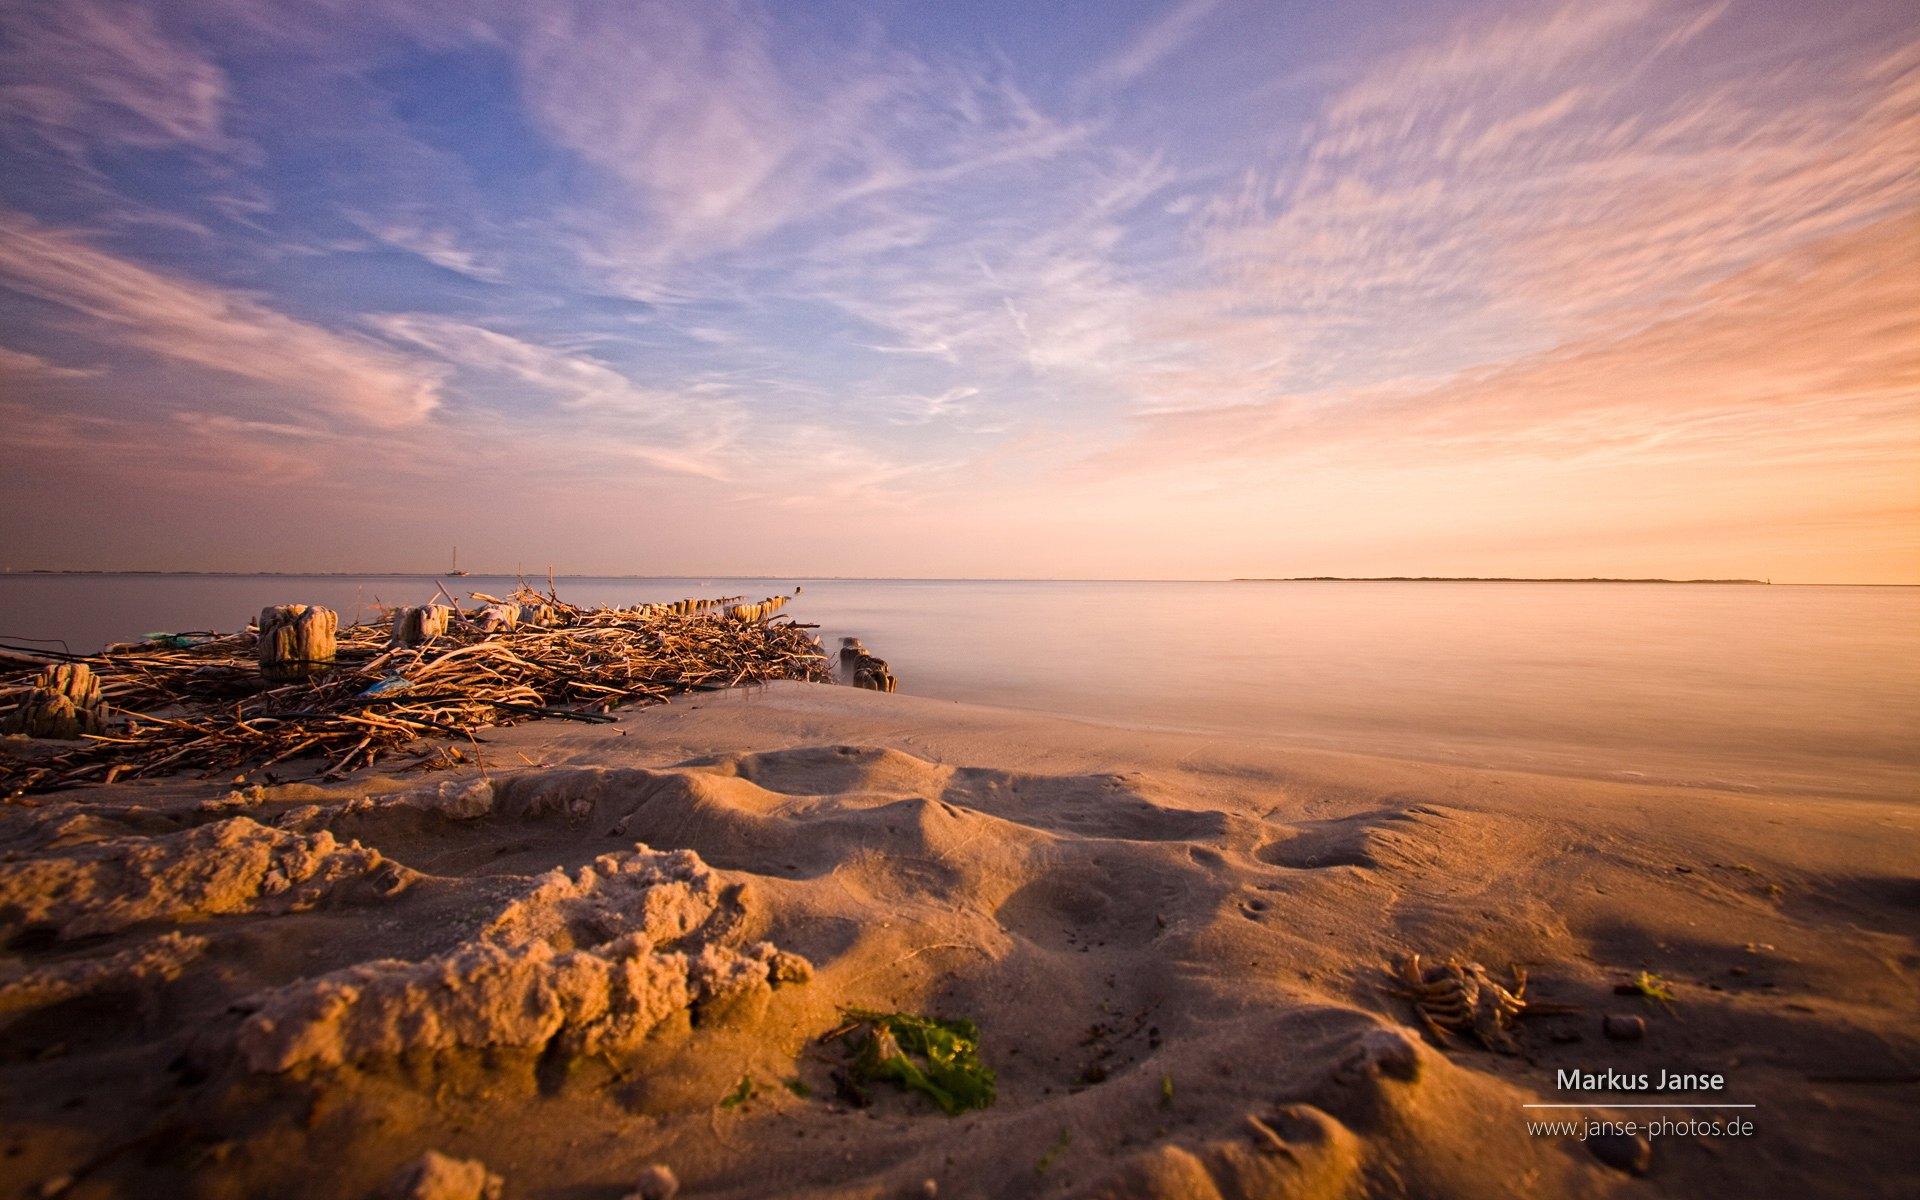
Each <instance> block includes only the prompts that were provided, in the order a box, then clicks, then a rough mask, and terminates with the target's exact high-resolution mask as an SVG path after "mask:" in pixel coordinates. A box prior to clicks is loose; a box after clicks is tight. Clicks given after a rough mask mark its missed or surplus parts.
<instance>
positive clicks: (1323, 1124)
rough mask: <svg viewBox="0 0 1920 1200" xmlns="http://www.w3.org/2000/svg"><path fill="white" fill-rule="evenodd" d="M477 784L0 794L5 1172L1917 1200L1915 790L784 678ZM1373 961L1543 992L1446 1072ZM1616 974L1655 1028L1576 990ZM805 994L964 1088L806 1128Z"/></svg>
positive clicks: (827, 1054) (318, 1180) (553, 1189)
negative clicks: (954, 1095) (1664, 1077)
mask: <svg viewBox="0 0 1920 1200" xmlns="http://www.w3.org/2000/svg"><path fill="white" fill-rule="evenodd" d="M484 759H485V763H486V764H487V765H486V766H485V767H484V768H483V769H481V770H477V771H463V772H462V773H459V774H443V775H438V776H429V777H414V778H411V779H406V780H394V779H358V780H353V781H349V782H346V783H343V784H340V785H337V786H335V787H331V788H325V789H321V788H314V787H310V786H289V787H282V788H262V789H255V790H253V791H248V792H236V793H232V794H231V795H229V794H228V792H227V789H226V788H223V787H217V786H215V785H212V784H199V783H192V782H180V783H167V784H161V785H132V786H120V787H116V788H109V789H101V790H97V791H91V792H87V793H84V794H78V797H79V798H78V802H75V801H57V802H55V803H53V804H51V805H49V806H48V807H44V808H31V809H29V808H9V809H6V810H0V927H4V929H5V931H6V933H7V936H8V938H9V949H8V951H7V954H6V957H5V959H4V961H3V962H0V1080H4V1086H0V1092H4V1097H5V1098H4V1100H0V1116H3V1117H4V1124H5V1128H6V1133H5V1135H4V1142H3V1143H0V1155H3V1156H4V1157H0V1181H3V1182H4V1183H5V1184H6V1185H7V1186H9V1187H11V1188H12V1189H13V1190H14V1191H15V1192H21V1193H23V1194H33V1190H34V1189H38V1188H40V1187H42V1186H43V1184H45V1183H46V1182H47V1181H53V1182H54V1184H55V1185H56V1186H55V1191H56V1192H57V1193H58V1194H64V1195H72V1196H149V1195H196V1196H250V1195H273V1196H282V1197H360V1196H369V1195H374V1194H378V1193H379V1191H380V1190H381V1189H382V1188H383V1187H384V1186H386V1185H387V1184H388V1182H389V1181H390V1180H393V1179H394V1178H395V1177H396V1173H399V1174H401V1175H405V1174H406V1172H407V1171H409V1170H415V1171H416V1174H418V1173H420V1172H422V1171H424V1170H425V1169H424V1168H417V1167H410V1166H409V1164H418V1163H419V1162H420V1161H422V1160H421V1155H422V1154H423V1153H424V1152H427V1151H435V1152H442V1153H444V1154H446V1155H449V1156H451V1158H452V1159H453V1160H477V1161H478V1162H481V1163H484V1165H485V1170H484V1171H480V1170H478V1169H476V1170H475V1171H472V1172H467V1173H466V1174H462V1172H463V1171H465V1170H466V1169H465V1168H456V1166H454V1165H448V1164H441V1165H439V1166H435V1167H434V1168H433V1171H435V1172H439V1173H440V1174H441V1175H445V1176H446V1177H447V1178H455V1177H456V1176H457V1177H459V1178H463V1179H469V1180H473V1181H484V1180H485V1179H486V1177H487V1176H488V1174H489V1173H492V1174H497V1175H498V1176H499V1177H500V1178H502V1179H503V1180H504V1181H505V1182H504V1189H505V1190H504V1194H505V1195H507V1196H528V1197H554V1198H560V1197H566V1198H569V1200H573V1198H579V1200H589V1198H594V1197H606V1198H607V1200H613V1198H615V1197H621V1196H625V1195H627V1194H628V1193H629V1192H631V1191H633V1190H634V1189H635V1188H636V1186H637V1181H639V1180H640V1179H641V1178H642V1177H643V1174H644V1173H645V1172H646V1171H647V1170H648V1169H649V1168H651V1167H654V1166H663V1167H666V1168H670V1170H671V1171H672V1172H673V1174H674V1175H675V1176H677V1178H678V1180H679V1182H680V1187H681V1194H682V1195H689V1196H726V1197H758V1196H769V1195H793V1196H806V1197H829V1196H832V1197H876V1198H877V1197H892V1196H924V1195H928V1194H934V1193H935V1192H937V1194H938V1195H941V1196H983V1197H986V1196H1089V1197H1093V1196H1099V1197H1133V1196H1140V1197H1162V1198H1166V1200H1174V1198H1194V1200H1201V1198H1204V1200H1213V1198H1215V1197H1268V1196H1273V1197H1309V1196H1315V1197H1317V1196H1327V1197H1334V1196H1359V1195H1415V1196H1434V1197H1449V1196H1459V1197H1474V1198H1483V1197H1487V1196H1500V1195H1515V1196H1520V1195H1568V1196H1587V1195H1611V1194H1622V1195H1624V1194H1631V1193H1634V1192H1638V1191H1651V1192H1656V1193H1660V1194H1673V1195H1680V1194H1687V1195H1756V1194H1796V1195H1836V1196H1837V1195H1859V1194H1882V1195H1889V1196H1892V1195H1903V1194H1911V1192H1912V1189H1913V1188H1914V1186H1915V1184H1916V1182H1920V1181H1917V1180H1916V1178H1915V1174H1914V1166H1913V1160H1912V1156H1911V1154H1910V1152H1907V1151H1904V1150H1902V1149H1900V1148H1899V1147H1898V1144H1897V1139H1896V1138H1895V1136H1894V1135H1895V1134H1896V1133H1897V1132H1898V1131H1899V1130H1901V1129H1903V1128H1904V1126H1905V1124H1906V1123H1907V1122H1908V1120H1909V1118H1908V1115H1907V1114H1908V1113H1910V1106H1911V1104H1912V1103H1913V1101H1914V1099H1915V1098H1916V1083H1915V1080H1916V1078H1917V1077H1916V1075H1915V1072H1916V1071H1920V1020H1916V1018H1915V1017H1914V1016H1913V1014H1914V1013H1915V1012H1916V1011H1920V995H1916V987H1915V969H1916V966H1920V957H1917V956H1916V950H1915V945H1914V940H1913V939H1914V936H1915V934H1916V932H1920V920H1916V917H1917V914H1916V901H1917V900H1920V888H1917V887H1916V884H1915V882H1914V876H1913V864H1914V863H1915V862H1916V861H1920V857H1917V856H1916V854H1915V851H1916V849H1917V848H1920V839H1916V837H1915V821H1914V815H1913V811H1912V810H1911V809H1910V808H1906V807H1902V806H1895V805H1891V804H1872V803H1867V802H1859V801H1847V802H1838V801H1822V800H1818V799H1806V798H1800V797H1796V798H1793V799H1792V800H1784V799H1779V798H1773V797H1766V796H1750V795H1737V796H1736V795H1726V794H1719V793H1710V792H1698V791H1695V792H1679V791H1671V790H1659V789H1653V788H1633V787H1627V786H1622V785H1619V784H1615V783H1601V782H1593V781H1582V780H1571V779H1553V778H1548V777H1544V776H1525V775H1515V774H1506V775H1498V774H1491V773H1476V772H1471V771H1465V770H1461V769H1458V768H1450V767H1434V766H1426V765H1421V764H1417V763H1399V762H1392V761H1388V760H1368V759H1360V758H1351V757H1340V756H1333V755H1326V754H1306V753H1301V752H1297V751H1289V750H1284V749H1280V748H1275V747H1263V746H1261V745H1258V744H1254V743H1247V742H1240V743H1231V744H1222V743H1210V742H1208V741H1206V740H1205V739H1202V738H1198V737H1191V736H1186V735H1176V734H1147V733H1142V732H1140V731H1137V730H1119V729H1110V728H1102V727H1097V726H1090V725H1078V724H1073V723H1070V722H1064V721H1054V720H1049V719H1046V718H1040V717H1034V716H1030V715H1024V714H1015V713H1009V712H1001V711H996V710H991V709H978V708H964V707H961V706H956V705H950V704H939V703H934V702H929V701H924V700H915V699H913V698H910V697H897V696H885V697H883V696H875V695H868V694H864V693H857V692H853V691H852V690H851V689H831V688H820V687H813V686H807V685H792V686H789V685H780V686H777V687H775V688H772V689H769V690H767V691H765V692H761V693H756V694H752V695H728V696H724V697H720V698H711V699H706V700H702V701H700V702H698V703H694V704H682V705H675V706H670V707H668V708H664V709H659V710H652V711H649V712H642V713H637V714H633V715H630V716H629V717H627V718H625V719H624V721H623V722H622V724H621V726H620V727H618V728H616V729H604V728H587V729H554V728H552V727H550V726H537V727H521V728H518V729H515V730H511V731H503V732H502V733H501V734H499V735H497V736H496V737H495V739H494V740H493V742H492V744H491V745H490V746H488V747H487V748H486V753H485V755H484ZM1409 953H1421V954H1424V955H1426V956H1427V957H1428V959H1429V960H1439V959H1445V958H1446V957H1448V956H1460V957H1461V958H1462V959H1463V960H1467V959H1471V960H1477V961H1479V962H1481V963H1484V964H1486V966H1487V968H1488V971H1489V973H1490V974H1491V975H1492V976H1495V977H1500V978H1510V976H1509V975H1508V968H1509V967H1510V966H1511V965H1515V964H1519V965H1523V966H1524V967H1525V968H1526V969H1527V970H1528V971H1529V972H1530V975H1531V979H1532V984H1531V989H1530V990H1529V992H1528V996H1529V997H1530V998H1532V999H1534V1000H1536V1001H1538V1002H1542V1003H1549V1002H1551V1003H1557V1004H1561V1005H1566V1006H1571V1007H1573V1008H1574V1010H1575V1011H1571V1012H1567V1013H1563V1014H1558V1015H1538V1016H1532V1017H1527V1018H1523V1019H1522V1020H1521V1021H1520V1022H1519V1024H1518V1027H1517V1028H1516V1029H1515V1030H1514V1036H1515V1038H1516V1039H1517V1046H1518V1049H1519V1051H1520V1052H1519V1053H1518V1054H1498V1053H1494V1052H1491V1051H1489V1050H1487V1049H1485V1048H1482V1047H1480V1046H1479V1045H1477V1044H1476V1043H1475V1042H1474V1041H1473V1039H1472V1038H1471V1037H1467V1038H1459V1039H1454V1044H1452V1045H1451V1046H1441V1045H1439V1044H1437V1043H1436V1042H1435V1040H1434V1039H1433V1038H1432V1037H1431V1036H1430V1035H1429V1034H1428V1033H1427V1032H1425V1031H1424V1030H1423V1029H1422V1028H1421V1027H1420V1025H1419V1023H1418V1021H1417V1019H1416V1016H1415V1013H1414V1010H1413V1008H1412V1006H1411V1003H1410V1002H1409V1001H1408V1000H1407V999H1406V998H1405V997H1403V996H1401V995H1399V994H1396V992H1395V991H1394V990H1393V988H1392V986H1391V980H1390V978H1389V975H1388V967H1389V965H1390V964H1392V963H1395V962H1396V961H1398V960H1400V959H1401V958H1402V957H1403V956H1405V955H1407V954H1409ZM1641 970H1651V971H1653V972H1655V973H1657V975H1659V976H1660V977H1662V978H1663V979H1665V980H1667V981H1669V982H1670V983H1671V986H1672V990H1673V993H1674V998H1673V1000H1672V1001H1671V1002H1670V1003H1666V1002H1660V1001H1655V1000H1649V999H1646V998H1642V997H1631V996H1620V995H1616V994H1615V990H1614V989H1615V986H1616V985H1617V984H1619V983H1620V982H1622V981H1624V980H1627V979H1629V978H1631V977H1633V976H1634V975H1635V974H1636V973H1637V972H1639V971H1641ZM849 1007H856V1008H866V1009H876V1010H903V1011H911V1012H925V1013H933V1014H941V1015H948V1016H965V1017H968V1018H971V1019H973V1020H974V1021H976V1022H977V1023H978V1025H979V1026H980V1029H981V1031H982V1037H983V1044H984V1055H985V1058H986V1060H987V1061H988V1063H989V1064H990V1065H991V1066H992V1067H993V1068H994V1070H995V1071H996V1072H997V1075H998V1100H997V1102H996V1103H995V1104H993V1105H992V1106H991V1107H988V1108H985V1109H981V1110H977V1111H973V1112H969V1113H966V1114H964V1115H962V1116H958V1117H951V1118H950V1117H947V1116H944V1115H941V1114H940V1113H939V1112H938V1111H937V1110H935V1109H934V1108H933V1107H932V1106H931V1105H930V1104H929V1103H928V1102H927V1101H926V1100H925V1099H924V1098H922V1097H920V1096H917V1095H913V1094H909V1093H906V1092H902V1091H897V1090H892V1089H888V1088H885V1087H881V1088H878V1089H876V1091H875V1093H874V1095H873V1103H872V1105H871V1106H870V1107H865V1108H860V1107H856V1106H854V1105H853V1104H852V1103H850V1102H849V1101H848V1100H847V1099H846V1097H845V1095H844V1088H837V1086H836V1082H835V1078H834V1075H835V1072H836V1070H838V1069H839V1068H840V1067H841V1066H842V1065H843V1063H844V1059H845V1052H844V1050H843V1048H842V1047H841V1046H840V1045H839V1044H837V1043H826V1044H823V1043H821V1042H820V1041H819V1040H818V1039H819V1036H820V1035H821V1034H822V1033H823V1032H826V1031H828V1030H831V1029H833V1028H834V1027H835V1026H836V1025H838V1024H840V1023H841V1014H842V1011H843V1010H844V1009H846V1008H849ZM1608 1014H1615V1015H1618V1016H1631V1017H1638V1018H1640V1020H1641V1021H1642V1022H1643V1023H1644V1027H1645V1034H1644V1037H1643V1038H1641V1039H1640V1040H1638V1041H1631V1042H1623V1041H1615V1040H1612V1039H1610V1038H1608V1037H1607V1036H1605V1035H1604V1034H1603V1032H1602V1022H1603V1019H1604V1017H1606V1016H1607V1015H1608ZM1663 1067H1664V1068H1670V1069H1673V1070H1689V1071H1718V1072H1720V1073H1722V1074H1725V1075H1726V1076H1727V1078H1728V1084H1727V1089H1726V1092H1725V1094H1724V1095H1723V1096H1718V1097H1705V1098H1718V1099H1724V1100H1727V1101H1737V1102H1743V1103H1754V1104H1757V1105H1758V1106H1759V1107H1758V1108H1757V1109H1755V1110H1749V1111H1748V1115H1749V1116H1750V1117H1751V1119H1753V1120H1754V1121H1755V1123H1756V1126H1757V1129H1756V1132H1755V1133H1754V1135H1753V1136H1751V1137H1747V1138H1738V1139H1735V1138H1722V1139H1718V1140H1713V1139H1708V1140H1700V1139H1689V1138H1678V1137H1676V1138H1656V1139H1654V1141H1653V1142H1652V1144H1651V1147H1652V1158H1651V1165H1650V1168H1649V1169H1648V1172H1647V1174H1646V1175H1645V1176H1644V1178H1636V1177H1634V1176H1632V1175H1630V1174H1628V1173H1626V1172H1625V1171H1623V1170H1622V1169H1621V1167H1622V1166H1623V1165H1628V1164H1627V1161H1626V1160H1627V1157H1630V1155H1628V1156H1623V1155H1622V1153H1621V1152H1622V1150H1623V1149H1625V1148H1624V1147H1622V1146H1621V1145H1619V1144H1617V1143H1614V1144H1609V1145H1607V1146H1605V1147H1601V1146H1600V1145H1599V1144H1598V1143H1595V1144H1594V1146H1593V1147H1592V1148H1590V1147H1589V1146H1586V1145H1583V1144H1582V1143H1580V1142H1579V1141H1577V1140H1573V1139H1568V1138H1553V1137H1536V1136H1530V1135H1529V1133H1528V1131H1527V1128H1526V1123H1525V1122H1526V1118H1527V1116H1528V1115H1529V1114H1528V1113H1527V1111H1526V1110H1523V1109H1522V1108H1521V1106H1522V1105H1523V1104H1526V1103H1529V1102H1551V1101H1560V1100H1579V1099H1582V1098H1583V1097H1581V1096H1576V1095H1569V1094H1567V1093H1564V1092H1561V1091H1559V1090H1557V1089H1556V1086H1555V1082H1556V1077H1555V1072H1556V1071H1557V1070H1559V1069H1563V1068H1565V1069H1578V1070H1582V1071H1589V1070H1591V1071H1598V1070H1603V1069H1606V1068H1615V1069H1619V1070H1623V1071H1628V1070H1631V1071H1657V1070H1659V1069H1661V1068H1663ZM743 1079H745V1080H750V1081H751V1084H750V1086H747V1087H744V1088H743V1086H742V1080H743ZM1616 1095H1617V1094H1616ZM1626 1098H1627V1099H1632V1098H1633V1097H1626ZM1643 1098H1657V1097H1643ZM1596 1149H1599V1150H1602V1151H1603V1152H1602V1153H1596V1152H1595V1150H1596ZM1603 1159H1606V1160H1610V1161H1611V1162H1612V1163H1613V1164H1614V1165H1609V1161H1603ZM437 1161H438V1160H436V1162H437ZM426 1173H427V1174H432V1173H433V1172H426ZM63 1177H64V1178H65V1179H66V1180H68V1181H69V1182H68V1183H67V1184H66V1185H65V1190H61V1186H60V1184H61V1180H62V1179H63ZM422 1177H423V1178H424V1175H423V1176H422ZM436 1177H437V1176H436ZM423 1186H424V1185H423ZM448 1186H449V1187H451V1188H453V1190H454V1191H455V1192H457V1191H459V1189H460V1188H462V1187H467V1188H468V1193H469V1194H477V1193H474V1192H473V1191H472V1189H473V1188H476V1187H479V1186H480V1183H479V1182H474V1183H473V1184H472V1185H471V1187H469V1186H468V1185H467V1184H450V1185H448ZM656 1190H657V1188H656ZM420 1194H426V1193H424V1192H422V1193H420ZM447 1194H452V1193H447Z"/></svg>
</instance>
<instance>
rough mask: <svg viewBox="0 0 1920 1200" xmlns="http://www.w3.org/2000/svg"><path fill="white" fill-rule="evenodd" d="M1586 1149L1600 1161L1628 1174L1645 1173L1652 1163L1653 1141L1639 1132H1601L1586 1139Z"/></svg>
mask: <svg viewBox="0 0 1920 1200" xmlns="http://www.w3.org/2000/svg"><path fill="white" fill-rule="evenodd" d="M1587 1149H1588V1150H1589V1151H1591V1152H1592V1153H1593V1156H1594V1157H1595V1158H1597V1159H1599V1160H1600V1161H1601V1162H1603V1163H1605V1164H1607V1165H1608V1166H1609V1167H1612V1168H1613V1169H1614V1170H1616V1171H1623V1172H1625V1173H1626V1174H1628V1175H1645V1174H1646V1173H1647V1168H1649V1167H1651V1166H1652V1165H1653V1143H1652V1142H1650V1141H1648V1140H1647V1139H1646V1138H1644V1137H1642V1136H1640V1135H1639V1134H1637V1133H1636V1134H1634V1135H1632V1136H1631V1137H1629V1136H1628V1135H1626V1134H1624V1133H1602V1134H1598V1135H1596V1136H1594V1137H1590V1138H1588V1139H1587Z"/></svg>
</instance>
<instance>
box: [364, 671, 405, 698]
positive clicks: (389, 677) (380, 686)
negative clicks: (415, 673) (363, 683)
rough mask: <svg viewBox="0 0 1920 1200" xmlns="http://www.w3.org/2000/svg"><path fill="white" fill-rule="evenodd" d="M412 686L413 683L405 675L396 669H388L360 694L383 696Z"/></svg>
mask: <svg viewBox="0 0 1920 1200" xmlns="http://www.w3.org/2000/svg"><path fill="white" fill-rule="evenodd" d="M412 686H413V684H412V683H411V682H409V681H408V679H407V677H406V676H405V675H402V674H401V673H400V672H398V671H389V672H387V673H386V674H385V675H382V676H381V677H380V678H379V679H377V680H375V681H374V682H373V684H372V685H371V686H370V687H368V688H367V690H366V691H364V692H361V693H360V694H361V695H362V696H385V695H389V694H391V693H393V692H404V691H406V690H407V689H408V688H410V687H412Z"/></svg>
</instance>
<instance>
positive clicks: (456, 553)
mask: <svg viewBox="0 0 1920 1200" xmlns="http://www.w3.org/2000/svg"><path fill="white" fill-rule="evenodd" d="M447 574H449V575H451V576H453V577H454V578H456V579H457V578H459V577H460V576H463V575H471V574H473V572H471V571H462V570H461V569H460V547H458V546H455V547H454V548H453V570H451V571H448V572H447Z"/></svg>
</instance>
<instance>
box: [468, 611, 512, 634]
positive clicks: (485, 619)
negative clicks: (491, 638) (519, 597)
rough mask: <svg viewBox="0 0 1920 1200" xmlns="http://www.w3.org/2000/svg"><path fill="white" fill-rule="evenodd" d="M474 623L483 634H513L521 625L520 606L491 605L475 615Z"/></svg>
mask: <svg viewBox="0 0 1920 1200" xmlns="http://www.w3.org/2000/svg"><path fill="white" fill-rule="evenodd" d="M473 623H474V624H475V625H478V626H479V627H480V630H481V632H483V633H511V632H513V628H514V626H516V625H518V624H520V606H519V605H518V604H489V605H487V606H486V607H485V608H483V609H481V610H480V611H479V612H477V613H475V614H474V615H473Z"/></svg>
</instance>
